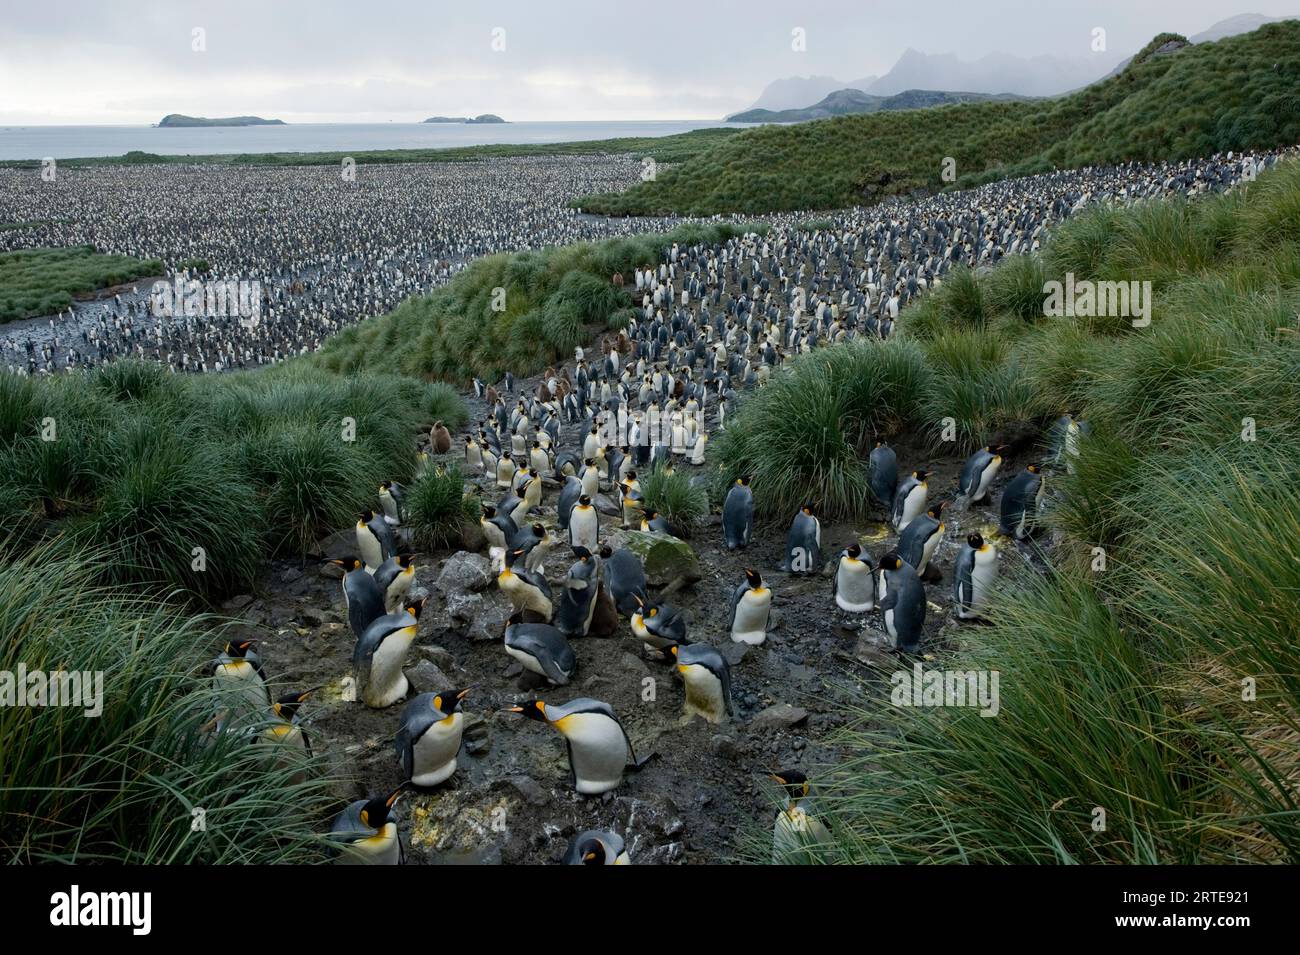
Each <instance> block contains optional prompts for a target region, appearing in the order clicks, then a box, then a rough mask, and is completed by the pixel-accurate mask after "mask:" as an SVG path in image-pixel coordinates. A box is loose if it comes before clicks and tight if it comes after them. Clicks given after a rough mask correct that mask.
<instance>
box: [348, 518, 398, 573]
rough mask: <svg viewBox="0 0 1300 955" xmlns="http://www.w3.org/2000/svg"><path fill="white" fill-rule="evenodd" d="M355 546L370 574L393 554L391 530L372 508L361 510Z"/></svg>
mask: <svg viewBox="0 0 1300 955" xmlns="http://www.w3.org/2000/svg"><path fill="white" fill-rule="evenodd" d="M357 548H358V549H359V550H360V551H361V559H362V560H364V561H365V562H366V570H368V571H370V573H372V574H373V573H374V572H375V571H376V570H378V569H379V566H380V565H381V564H382V563H383V562H384V561H386V560H388V558H389V557H391V556H393V549H394V548H393V530H392V528H391V527H389V526H388V522H387V521H385V520H384V519H383V518H382V517H379V516H378V515H376V514H375V512H374V511H372V510H365V511H362V512H361V519H360V520H359V521H357Z"/></svg>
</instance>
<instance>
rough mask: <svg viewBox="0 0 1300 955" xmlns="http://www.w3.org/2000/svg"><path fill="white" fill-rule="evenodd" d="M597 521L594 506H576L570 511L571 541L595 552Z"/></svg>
mask: <svg viewBox="0 0 1300 955" xmlns="http://www.w3.org/2000/svg"><path fill="white" fill-rule="evenodd" d="M597 521H598V519H597V517H596V509H595V508H594V507H592V506H590V505H588V506H587V507H582V506H581V505H579V506H578V507H575V508H574V509H573V510H572V511H570V512H569V543H570V544H571V545H573V546H575V547H585V548H587V550H589V551H591V552H592V553H593V554H594V553H595V552H596V550H597V543H596V539H597V529H598V523H597Z"/></svg>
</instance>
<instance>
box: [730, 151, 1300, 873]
mask: <svg viewBox="0 0 1300 955" xmlns="http://www.w3.org/2000/svg"><path fill="white" fill-rule="evenodd" d="M1297 197H1300V163H1289V164H1286V165H1284V166H1282V167H1280V168H1279V169H1277V170H1276V171H1274V172H1271V173H1269V174H1268V175H1267V176H1266V177H1264V178H1262V179H1261V180H1260V181H1259V182H1258V183H1256V184H1254V185H1251V186H1250V187H1249V188H1247V189H1246V190H1245V191H1244V194H1240V195H1234V196H1226V197H1216V198H1209V199H1204V200H1200V201H1197V202H1195V203H1192V204H1186V203H1166V204H1163V205H1159V204H1149V205H1145V206H1142V207H1138V208H1134V209H1129V210H1099V211H1097V212H1094V213H1092V214H1090V215H1087V216H1084V217H1081V218H1079V219H1077V220H1074V221H1071V222H1070V223H1068V224H1066V225H1064V226H1062V227H1061V228H1060V229H1059V230H1058V231H1057V233H1056V234H1055V235H1054V236H1053V238H1052V240H1051V242H1050V244H1049V245H1048V247H1047V248H1046V249H1045V251H1044V254H1043V256H1042V259H1041V261H1040V262H1039V263H1038V265H1037V266H1036V268H1041V269H1042V270H1043V274H1044V276H1045V277H1046V278H1052V279H1059V278H1061V276H1062V270H1064V269H1077V270H1078V271H1079V273H1081V275H1090V276H1096V277H1099V278H1104V279H1106V278H1111V277H1114V276H1119V275H1125V276H1130V277H1133V278H1137V279H1142V278H1144V277H1150V278H1151V280H1152V281H1153V282H1155V283H1156V285H1157V293H1156V300H1155V308H1154V313H1153V320H1152V324H1151V326H1150V327H1148V328H1143V329H1138V328H1132V327H1131V326H1130V325H1129V324H1128V323H1127V322H1111V323H1105V322H1092V321H1089V320H1087V319H1080V320H1072V319H1063V318H1048V317H1043V316H1041V315H1039V316H1037V317H1035V316H1033V315H1032V310H1031V309H1030V308H1029V307H1028V305H1029V295H1028V284H1029V283H1028V280H1027V279H1025V278H1024V274H1025V273H1030V272H1031V270H1030V269H1029V268H1027V267H1026V266H1025V265H1024V264H1022V263H1017V262H1014V261H1010V262H1007V263H1006V264H1004V265H1002V266H999V268H998V269H997V270H995V271H993V272H992V273H991V274H986V275H983V276H980V277H978V278H973V279H972V281H973V282H974V283H975V284H976V285H978V286H979V288H978V294H976V290H974V289H972V288H970V287H966V288H964V289H962V290H961V291H960V293H948V292H947V291H946V290H940V291H939V292H938V293H936V295H934V296H931V297H930V299H931V300H930V301H922V302H921V303H918V304H917V305H914V306H913V307H911V308H909V309H907V310H906V311H905V312H904V315H903V317H902V319H901V321H900V325H899V327H900V335H901V336H906V337H911V338H912V339H913V340H912V341H910V342H902V341H899V342H889V343H886V344H885V345H876V344H873V345H872V346H871V347H873V348H875V349H876V350H877V351H878V352H884V351H886V350H888V349H889V348H891V347H894V348H897V347H900V346H906V347H910V348H915V349H921V350H923V352H924V353H925V354H926V355H927V357H928V361H927V368H928V369H929V373H930V377H929V379H928V385H927V386H926V387H927V388H928V389H929V390H928V391H925V390H923V391H922V396H921V400H920V401H919V402H918V404H919V407H920V408H922V409H923V410H922V413H921V417H925V416H927V415H933V414H934V413H935V407H934V405H933V402H934V400H935V396H944V395H946V396H948V397H949V398H950V399H952V400H953V401H956V400H957V399H959V398H960V399H961V400H963V401H968V402H969V407H967V408H966V409H965V410H963V412H962V416H961V419H960V420H961V421H962V422H963V423H964V424H966V425H969V426H971V427H978V426H983V427H989V426H991V425H990V424H989V421H988V411H989V409H990V408H992V409H994V410H996V411H997V413H998V414H1002V413H1005V412H1007V411H1017V412H1018V413H1023V414H1028V415H1032V416H1034V417H1033V420H1035V421H1037V422H1038V423H1039V424H1046V423H1047V422H1048V421H1050V419H1051V418H1052V417H1054V416H1055V415H1056V414H1058V413H1060V412H1061V411H1064V410H1067V409H1068V410H1072V411H1073V412H1074V413H1075V414H1077V415H1079V416H1080V417H1082V418H1085V419H1087V420H1088V421H1089V423H1090V425H1091V428H1092V433H1091V435H1090V436H1088V437H1087V438H1085V439H1084V440H1083V441H1082V442H1081V445H1080V456H1079V458H1078V460H1077V461H1076V462H1075V463H1074V466H1073V468H1072V470H1071V471H1070V472H1069V473H1066V472H1064V471H1061V472H1058V473H1057V474H1055V475H1054V476H1053V478H1052V488H1053V501H1052V504H1051V507H1050V510H1049V513H1048V515H1047V520H1048V523H1049V525H1050V526H1051V527H1052V528H1053V529H1054V530H1056V531H1058V532H1060V533H1061V534H1062V535H1063V536H1062V538H1061V540H1060V541H1059V543H1058V545H1057V548H1056V550H1055V558H1056V562H1057V564H1058V568H1057V570H1056V571H1055V572H1054V573H1053V574H1051V575H1049V576H1047V577H1039V576H1037V575H1035V574H1030V573H1027V572H1018V571H1017V570H1016V568H1017V566H1018V565H1019V563H1020V562H1019V561H1018V559H1017V558H1016V556H1015V554H1014V553H1010V554H1009V555H1008V556H1009V557H1010V563H1009V564H1006V565H1004V571H1003V573H1004V576H1003V579H1002V583H1001V585H1000V588H999V592H998V594H997V595H996V599H995V601H994V604H993V606H992V608H991V610H990V618H991V623H990V625H988V626H986V627H981V628H978V629H974V628H963V630H962V632H961V639H960V642H959V643H957V644H955V645H949V646H947V647H936V648H935V659H934V660H933V661H932V662H930V663H928V664H927V665H928V666H931V667H934V668H940V669H956V670H997V671H999V674H1000V694H1001V699H1000V706H1001V712H1000V715H998V716H996V717H989V718H986V717H981V716H979V715H978V713H977V712H976V711H974V710H971V709H962V708H955V707H953V708H945V707H930V708H924V707H921V708H907V707H895V706H893V705H891V704H890V703H889V701H888V688H887V687H886V689H885V698H884V699H879V700H870V699H868V701H867V702H864V703H863V704H862V705H861V706H860V707H859V708H858V710H857V711H856V713H855V714H854V715H855V717H856V720H855V721H854V723H853V724H852V725H851V727H850V728H849V729H847V730H846V731H845V732H844V733H843V734H842V735H841V737H840V743H841V744H842V745H843V746H844V747H845V749H846V752H847V756H846V758H845V759H843V760H842V761H840V762H839V763H838V764H837V765H835V766H833V767H828V768H827V769H826V770H825V772H824V773H823V774H822V775H821V777H820V778H819V779H817V780H815V786H816V787H817V789H818V792H819V793H820V794H821V795H822V797H823V799H824V801H825V804H826V806H827V811H828V812H829V813H830V814H831V815H832V816H833V819H834V821H835V823H836V826H835V833H836V845H835V846H834V847H833V852H834V854H835V857H836V858H838V859H840V860H842V861H843V860H847V861H853V862H917V863H919V862H980V863H1077V862H1104V863H1187V864H1203V863H1240V862H1291V863H1294V862H1295V861H1297V859H1300V812H1298V811H1297V810H1298V809H1300V807H1298V806H1297V798H1296V795H1295V784H1296V780H1297V779H1300V711H1298V709H1297V706H1296V699H1297V698H1298V697H1300V621H1298V620H1297V617H1296V614H1295V607H1296V601H1297V598H1298V597H1300V485H1298V484H1297V483H1296V481H1295V474H1296V473H1297V472H1298V471H1300V390H1297V389H1296V387H1295V381H1296V380H1297V375H1300V322H1298V320H1297V315H1298V314H1300V282H1297V280H1296V275H1295V271H1294V269H1293V267H1292V265H1291V264H1290V257H1291V256H1293V254H1294V252H1293V250H1292V249H1291V248H1290V246H1289V244H1288V242H1289V240H1288V239H1287V238H1286V236H1287V234H1288V232H1287V230H1289V229H1290V228H1291V225H1290V223H1288V222H1287V221H1286V220H1285V218H1284V217H1279V216H1277V215H1276V212H1275V210H1277V209H1287V208H1294V202H1295V200H1296V198H1297ZM1269 223H1272V225H1271V226H1270V225H1268V224H1269ZM1268 228H1274V229H1277V230H1280V231H1278V232H1275V233H1273V234H1274V235H1275V236H1276V237H1277V238H1278V241H1277V242H1275V244H1273V245H1271V246H1270V245H1267V244H1261V243H1260V242H1259V241H1258V238H1257V236H1258V233H1259V232H1260V231H1261V229H1263V230H1264V231H1267V229H1268ZM1008 270H1009V271H1010V272H1011V274H1009V275H1007V274H1001V273H1004V272H1005V271H1008ZM1022 286H1023V287H1024V295H1023V297H1022V296H1021V295H1019V294H1010V293H1008V291H1007V290H1015V289H1017V288H1020V287H1022ZM949 294H951V295H952V296H953V298H952V300H951V301H948V302H944V301H938V302H936V301H933V299H936V298H939V299H942V297H943V296H945V295H949ZM977 299H978V301H980V303H981V308H980V312H981V314H982V318H981V319H980V320H978V321H974V320H972V316H973V308H972V307H970V303H972V302H974V301H976V300H977ZM961 303H965V304H961ZM1011 330H1016V331H1015V333H1014V334H1012V332H1011ZM850 347H853V346H850ZM814 357H815V356H814ZM858 360H859V361H862V362H864V365H863V366H864V367H869V366H868V365H867V364H865V360H863V359H858ZM805 361H807V359H801V360H800V362H796V364H795V367H794V368H793V369H792V370H791V372H790V373H789V376H788V377H789V379H790V380H791V381H792V382H793V381H801V376H804V375H808V374H810V373H808V372H804V371H803V370H802V369H801V367H800V365H801V363H802V362H805ZM832 364H833V363H832ZM808 384H811V382H809V383H808ZM968 385H969V389H968ZM773 387H779V385H778V386H773ZM1009 391H1010V392H1016V393H1018V397H1015V396H1013V395H1011V394H1010V393H1009ZM782 397H783V398H784V399H785V400H787V401H789V402H790V403H791V407H790V409H789V411H790V417H792V418H794V419H796V420H798V419H799V418H800V417H801V416H805V415H811V416H814V417H815V418H816V420H818V421H825V422H830V421H831V420H833V419H834V418H835V417H836V415H835V414H834V413H833V411H834V410H836V409H832V408H829V407H828V405H830V404H832V402H833V399H832V398H831V397H829V396H826V395H823V394H820V393H818V392H816V391H812V390H805V388H804V387H802V386H801V387H794V388H791V389H790V390H789V391H787V392H785V393H784V394H783V395H782ZM800 400H801V401H802V404H803V407H802V408H800V407H795V405H794V403H795V402H796V401H800ZM766 401H767V399H766V398H765V396H764V395H761V394H760V395H759V396H757V397H755V398H754V399H751V401H750V402H749V403H747V405H746V407H745V408H743V409H742V411H741V412H740V414H739V415H738V416H737V423H738V425H740V427H739V430H740V431H741V432H742V433H743V432H744V431H746V430H748V429H749V428H750V427H751V424H750V422H748V421H747V420H746V418H747V416H748V415H749V414H750V413H751V409H754V408H755V407H758V408H762V407H763V405H764V404H766ZM847 407H848V406H847V404H846V402H845V401H844V400H843V399H840V400H839V403H838V405H837V409H838V413H839V420H840V421H841V424H840V425H839V427H838V433H839V434H840V435H841V436H842V437H843V439H844V440H846V441H847V439H848V438H849V437H852V436H854V435H856V434H857V433H858V431H857V429H858V427H859V425H857V424H856V423H853V424H852V426H851V427H850V426H849V423H848V422H849V419H848V418H847V417H846V416H845V413H846V410H847ZM927 408H928V409H929V410H928V411H926V410H924V409H927ZM768 410H769V411H773V410H774V409H768ZM1247 420H1249V421H1250V422H1253V425H1254V432H1253V435H1252V434H1251V432H1250V431H1249V430H1245V431H1244V429H1245V428H1246V422H1247ZM915 424H916V422H915V421H912V422H910V423H909V427H911V426H914V425H915ZM778 427H780V426H778ZM730 430H731V428H730V426H729V429H728V433H730ZM827 430H828V431H829V430H830V428H829V424H827ZM1243 431H1244V433H1245V435H1246V437H1245V438H1243ZM799 436H800V437H801V438H802V439H803V440H804V441H805V444H804V447H805V448H808V447H815V446H814V445H812V444H810V443H808V442H809V439H810V437H811V430H810V429H805V430H801V431H800V432H799ZM827 447H828V448H830V449H831V452H832V453H827V454H823V455H821V457H822V458H823V459H824V462H825V463H827V464H829V463H835V464H838V463H839V462H840V461H841V460H842V453H841V451H840V450H839V449H838V446H836V445H834V443H830V444H828V445H827ZM769 456H770V455H769ZM808 457H812V458H813V459H814V461H815V460H817V459H818V456H817V454H814V455H806V456H805V458H804V461H805V466H808V465H807V458H808ZM812 478H813V479H816V478H817V475H816V474H813V475H812ZM824 479H825V478H823V480H824ZM754 486H755V497H756V501H761V500H762V497H763V496H764V495H765V494H767V493H777V495H778V496H779V495H780V492H781V489H780V488H779V487H778V488H776V490H775V491H773V489H772V488H771V487H765V486H764V483H763V482H762V481H760V480H758V479H756V480H755V481H754ZM1094 547H1103V548H1104V549H1105V553H1106V567H1105V569H1104V570H1103V571H1096V570H1094V569H1093V568H1092V566H1091V560H1092V556H1093V553H1094V552H1093V550H1092V548H1094ZM881 676H882V677H886V678H887V676H888V673H882V674H881ZM877 692H879V691H877ZM1098 809H1101V810H1103V811H1104V813H1105V827H1104V829H1098V828H1096V827H1095V826H1094V822H1095V821H1096V820H1097V819H1099V818H1100V817H1099V816H1098V814H1097V810H1098ZM755 853H756V850H755ZM752 854H754V853H752Z"/></svg>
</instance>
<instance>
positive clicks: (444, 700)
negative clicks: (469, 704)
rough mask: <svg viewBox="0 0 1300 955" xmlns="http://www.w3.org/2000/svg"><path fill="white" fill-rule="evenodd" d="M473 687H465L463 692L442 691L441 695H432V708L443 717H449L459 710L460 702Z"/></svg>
mask: <svg viewBox="0 0 1300 955" xmlns="http://www.w3.org/2000/svg"><path fill="white" fill-rule="evenodd" d="M472 689H473V687H469V686H467V687H465V689H463V690H443V691H442V692H441V693H435V694H433V700H432V704H433V708H434V709H435V710H437V711H438V712H439V713H441V714H442V715H443V716H451V714H452V713H455V712H456V711H457V710H458V709H460V704H461V701H462V700H464V699H465V695H466V694H467V693H469V691H470V690H472Z"/></svg>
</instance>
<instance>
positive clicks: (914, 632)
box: [880, 552, 925, 653]
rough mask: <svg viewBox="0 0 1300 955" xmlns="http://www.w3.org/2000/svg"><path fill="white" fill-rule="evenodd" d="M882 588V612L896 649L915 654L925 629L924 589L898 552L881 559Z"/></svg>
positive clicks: (911, 568)
mask: <svg viewBox="0 0 1300 955" xmlns="http://www.w3.org/2000/svg"><path fill="white" fill-rule="evenodd" d="M880 572H881V577H882V578H883V579H882V580H881V587H882V589H883V590H884V595H883V597H882V598H881V601H880V612H881V614H882V615H883V617H884V618H885V629H886V630H887V631H889V636H890V637H891V638H892V639H893V644H894V648H895V649H896V650H901V651H903V652H904V653H915V652H916V650H917V647H919V646H920V644H921V632H922V630H923V628H924V627H925V587H924V586H923V585H922V584H921V578H920V577H918V576H917V574H916V570H915V569H913V567H912V565H911V564H909V563H908V562H907V561H905V560H903V558H901V557H899V556H898V554H896V553H893V552H891V553H888V554H886V555H885V556H884V557H882V558H880Z"/></svg>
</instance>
